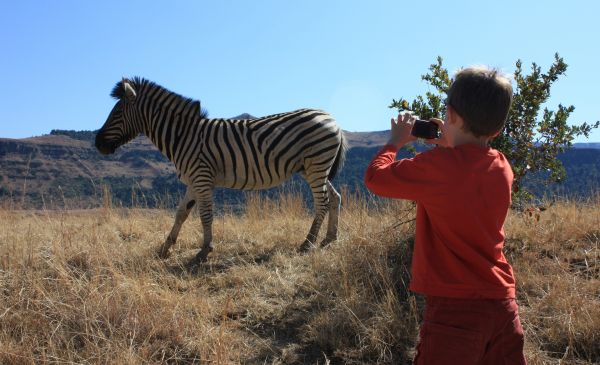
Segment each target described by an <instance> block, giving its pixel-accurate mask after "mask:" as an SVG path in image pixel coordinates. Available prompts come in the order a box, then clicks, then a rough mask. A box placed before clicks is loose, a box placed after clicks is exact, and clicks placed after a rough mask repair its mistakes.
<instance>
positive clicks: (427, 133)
mask: <svg viewBox="0 0 600 365" xmlns="http://www.w3.org/2000/svg"><path fill="white" fill-rule="evenodd" d="M411 134H412V135H413V136H415V137H417V138H424V139H435V138H438V137H439V128H438V125H437V124H436V123H434V122H430V121H427V120H422V119H417V120H416V121H415V123H414V124H413V128H412V131H411Z"/></svg>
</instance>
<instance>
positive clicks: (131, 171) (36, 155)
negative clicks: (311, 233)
mask: <svg viewBox="0 0 600 365" xmlns="http://www.w3.org/2000/svg"><path fill="white" fill-rule="evenodd" d="M252 118H254V117H253V116H252V115H249V114H242V115H240V116H237V117H235V119H252ZM345 136H346V138H347V141H348V143H349V147H350V149H349V151H348V155H347V162H346V164H345V166H344V168H343V169H342V170H341V171H340V173H339V174H338V176H337V177H336V181H335V183H336V184H337V185H338V186H341V187H344V188H345V189H348V190H350V191H361V192H364V187H363V184H362V179H363V173H364V170H365V168H366V166H367V165H368V163H369V161H370V159H371V157H372V156H373V155H374V154H375V152H376V151H377V149H378V148H379V147H380V146H382V145H383V144H385V142H386V141H387V138H388V131H377V132H345ZM94 137H95V132H94V131H65V130H52V131H51V133H50V134H49V135H44V136H39V137H31V138H24V139H7V138H0V171H1V172H2V175H1V177H0V200H2V201H4V202H5V204H7V203H8V204H16V205H18V206H21V207H24V208H27V207H29V208H41V207H49V208H51V207H62V206H68V207H71V208H86V207H94V206H96V205H97V203H98V201H100V199H99V197H100V196H102V195H103V194H105V192H106V191H107V189H108V190H109V191H110V192H111V196H112V200H113V202H114V203H115V204H116V205H121V206H143V207H159V206H160V207H173V206H175V205H176V204H177V201H178V200H179V198H180V196H181V195H182V194H183V192H184V186H183V185H182V184H181V183H180V182H179V181H178V180H177V178H176V176H175V170H174V168H173V166H172V164H171V163H170V161H168V160H167V159H166V158H165V157H164V156H162V155H161V153H160V152H158V150H157V149H156V148H155V147H154V146H153V145H152V143H151V142H150V141H149V140H148V139H147V138H145V137H138V138H136V139H134V140H133V141H132V142H130V143H129V144H127V145H125V146H123V147H121V148H120V149H119V150H117V152H116V153H115V154H114V155H110V156H103V155H101V154H100V153H98V152H97V151H96V149H95V147H94V146H93V140H94ZM575 147H576V148H573V149H571V150H569V151H567V152H566V153H564V154H563V155H561V156H560V159H561V160H562V161H563V163H564V165H565V167H566V170H567V174H568V179H567V180H566V181H565V182H564V183H563V184H557V185H553V186H543V185H540V184H537V183H536V180H535V179H531V181H530V182H529V183H528V186H529V187H530V188H532V189H533V190H534V191H535V192H536V193H537V194H538V195H539V196H543V195H556V194H559V195H562V196H570V197H575V196H577V197H588V196H591V195H593V194H595V192H597V191H598V187H600V148H597V147H600V144H597V143H596V144H594V143H589V144H584V145H576V146H575ZM417 148H418V149H422V148H425V147H424V146H417ZM402 153H404V155H408V153H407V152H402ZM299 180H300V179H297V178H294V179H292V180H291V181H290V182H289V183H287V184H286V186H284V187H283V190H289V189H300V190H302V191H304V192H305V193H306V194H308V189H307V188H306V186H305V185H304V184H303V183H301V182H300V181H299ZM281 190H282V188H279V189H271V190H269V191H266V192H264V194H267V195H273V194H277V193H278V192H279V191H281ZM244 199H245V193H243V192H240V191H236V190H229V189H219V190H218V191H217V193H216V203H217V206H222V205H223V204H232V205H236V204H237V203H239V202H240V201H243V200H244Z"/></svg>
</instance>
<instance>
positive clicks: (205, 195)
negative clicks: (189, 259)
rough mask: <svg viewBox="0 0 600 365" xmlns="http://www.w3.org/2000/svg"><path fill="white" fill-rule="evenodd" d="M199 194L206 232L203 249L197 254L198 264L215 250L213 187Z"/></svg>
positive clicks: (195, 262)
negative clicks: (213, 243)
mask: <svg viewBox="0 0 600 365" xmlns="http://www.w3.org/2000/svg"><path fill="white" fill-rule="evenodd" d="M198 195H199V202H198V205H199V210H200V219H201V220H202V230H203V232H204V244H203V245H202V249H201V250H200V251H199V252H198V254H196V257H195V258H194V261H193V263H194V264H198V263H201V262H206V259H207V257H208V254H209V253H211V251H212V250H213V246H212V222H213V200H212V189H208V191H202V192H201V193H200V194H198Z"/></svg>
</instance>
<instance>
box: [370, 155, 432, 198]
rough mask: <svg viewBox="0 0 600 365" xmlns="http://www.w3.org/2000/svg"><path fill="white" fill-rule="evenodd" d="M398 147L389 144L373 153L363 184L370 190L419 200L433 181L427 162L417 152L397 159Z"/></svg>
mask: <svg viewBox="0 0 600 365" xmlns="http://www.w3.org/2000/svg"><path fill="white" fill-rule="evenodd" d="M396 152H397V147H396V146H394V145H392V144H388V145H386V146H384V147H383V148H382V149H381V150H380V151H379V152H378V153H377V155H375V157H374V158H373V160H372V161H371V163H370V164H369V167H368V168H367V171H366V172H365V185H366V187H367V189H369V190H370V191H371V192H372V193H374V194H376V195H380V196H383V197H387V198H396V199H408V200H420V198H422V197H423V196H424V195H425V194H426V192H427V191H428V190H429V189H428V187H429V186H430V185H431V183H432V182H433V181H431V179H430V176H429V175H430V174H429V173H428V171H427V170H428V166H427V165H428V163H427V162H426V160H428V159H425V158H423V157H424V156H421V155H418V156H417V157H415V158H405V159H402V160H399V161H396Z"/></svg>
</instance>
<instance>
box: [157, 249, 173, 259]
mask: <svg viewBox="0 0 600 365" xmlns="http://www.w3.org/2000/svg"><path fill="white" fill-rule="evenodd" d="M156 256H158V258H159V259H163V260H164V259H167V258H169V256H171V253H170V252H169V249H168V248H167V249H165V248H164V247H160V248H159V249H158V250H157V251H156Z"/></svg>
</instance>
